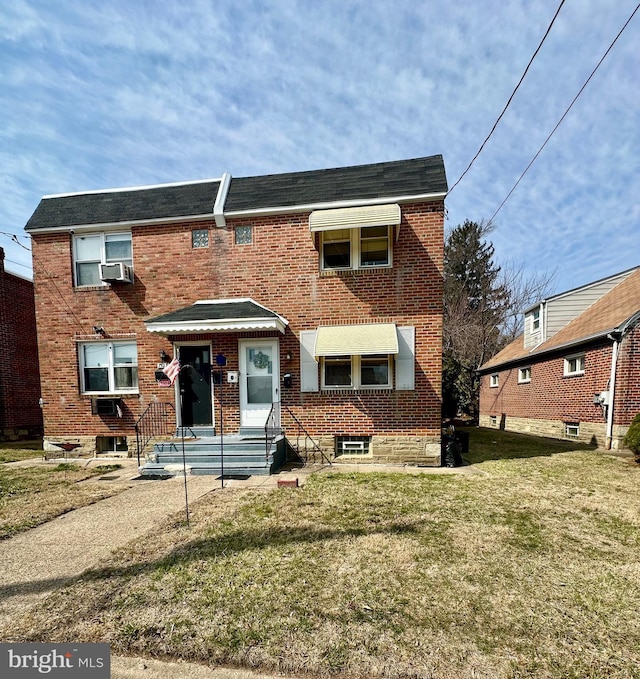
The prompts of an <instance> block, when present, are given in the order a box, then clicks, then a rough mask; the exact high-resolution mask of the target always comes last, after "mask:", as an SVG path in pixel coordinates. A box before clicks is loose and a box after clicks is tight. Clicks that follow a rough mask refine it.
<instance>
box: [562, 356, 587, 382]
mask: <svg viewBox="0 0 640 679" xmlns="http://www.w3.org/2000/svg"><path fill="white" fill-rule="evenodd" d="M564 375H565V377H572V376H573V375H584V354H577V355H576V356H567V357H566V358H565V359H564Z"/></svg>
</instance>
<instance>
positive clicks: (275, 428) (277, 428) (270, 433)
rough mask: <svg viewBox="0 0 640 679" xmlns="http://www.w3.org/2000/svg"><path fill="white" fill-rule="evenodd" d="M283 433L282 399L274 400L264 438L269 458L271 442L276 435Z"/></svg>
mask: <svg viewBox="0 0 640 679" xmlns="http://www.w3.org/2000/svg"><path fill="white" fill-rule="evenodd" d="M280 434H282V423H281V421H280V401H274V402H273V403H272V404H271V410H270V411H269V416H268V417H267V421H266V422H265V425H264V438H265V444H266V457H267V459H269V453H270V452H271V444H272V443H273V439H275V438H276V436H279V435H280Z"/></svg>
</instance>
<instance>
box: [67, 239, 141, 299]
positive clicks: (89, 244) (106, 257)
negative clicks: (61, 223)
mask: <svg viewBox="0 0 640 679" xmlns="http://www.w3.org/2000/svg"><path fill="white" fill-rule="evenodd" d="M73 245H74V253H73V256H74V273H75V285H76V287H82V286H88V285H104V283H103V281H102V280H100V265H101V264H115V263H116V262H123V263H124V264H127V265H129V266H132V265H133V255H132V246H131V233H96V234H93V233H92V234H87V235H85V236H75V238H74V240H73Z"/></svg>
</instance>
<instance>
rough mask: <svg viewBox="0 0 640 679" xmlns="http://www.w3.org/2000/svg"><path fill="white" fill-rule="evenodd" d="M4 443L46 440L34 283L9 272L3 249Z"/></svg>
mask: <svg viewBox="0 0 640 679" xmlns="http://www.w3.org/2000/svg"><path fill="white" fill-rule="evenodd" d="M0 356H2V360H0V441H15V440H18V439H27V438H38V437H40V436H42V410H41V408H40V404H39V399H40V371H39V368H38V343H37V339H36V314H35V304H34V298H33V283H32V282H31V281H30V280H27V279H26V278H23V277H22V276H19V275H18V274H15V273H11V272H10V271H5V268H4V250H3V249H2V248H0Z"/></svg>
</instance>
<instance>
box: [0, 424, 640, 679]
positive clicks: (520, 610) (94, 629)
mask: <svg viewBox="0 0 640 679" xmlns="http://www.w3.org/2000/svg"><path fill="white" fill-rule="evenodd" d="M476 435H479V439H478V440H480V441H481V440H484V439H483V437H484V436H485V432H482V431H478V430H475V431H473V432H472V451H473V449H474V446H475V438H476ZM491 435H492V436H493V437H500V436H502V435H503V432H491ZM492 440H495V438H494V439H492ZM544 443H545V442H541V443H540V444H539V445H540V446H541V448H540V450H541V451H542V452H541V454H540V455H539V456H533V455H532V454H531V449H530V448H529V446H530V442H525V444H523V445H526V447H527V450H528V451H529V452H528V453H527V452H526V451H524V449H523V450H521V451H520V452H521V453H522V454H519V452H518V450H516V449H515V448H512V449H511V453H510V454H505V455H504V456H503V459H495V457H496V456H495V455H492V456H490V457H489V458H487V459H486V460H485V461H484V462H482V463H481V464H479V468H480V469H481V470H482V471H483V472H484V473H480V474H475V475H470V476H444V475H431V476H430V475H427V474H424V475H418V476H411V475H401V474H382V473H376V472H371V473H363V474H352V473H339V472H329V473H323V474H318V475H316V476H314V477H312V478H311V479H310V480H309V482H308V483H307V484H306V485H305V487H304V488H303V489H295V490H294V489H278V490H274V491H272V492H269V493H264V494H260V493H254V494H247V493H241V492H239V491H234V490H232V489H227V490H225V491H224V492H216V493H215V494H213V495H212V496H209V497H208V498H207V499H205V500H204V501H200V502H199V503H196V504H195V505H194V507H193V516H192V521H191V526H192V527H191V530H187V529H186V528H185V527H184V526H183V525H182V524H179V523H175V524H167V525H165V526H164V527H163V530H158V531H156V532H155V533H154V535H153V536H149V537H148V539H146V540H144V541H137V542H136V543H135V544H133V543H132V544H131V545H130V546H129V548H128V549H126V550H122V551H121V552H120V553H118V554H116V555H115V556H114V557H113V558H112V559H111V560H110V561H109V562H107V563H105V564H103V567H102V568H100V569H99V570H94V571H91V572H89V573H87V574H86V575H85V576H84V577H83V578H82V579H81V580H80V581H79V582H77V583H76V584H74V585H73V586H71V587H70V588H67V589H65V590H64V591H61V592H59V593H57V594H55V595H53V596H51V597H50V598H49V599H48V600H47V601H46V602H45V603H44V604H43V605H42V606H41V607H39V608H38V609H36V610H35V611H34V612H32V613H31V614H29V615H28V616H25V618H24V619H23V620H22V621H21V622H20V623H19V624H15V625H13V626H12V628H11V630H5V631H3V632H1V633H0V636H2V637H3V638H5V639H10V640H13V641H18V640H21V641H26V640H42V641H62V640H73V641H76V642H79V641H109V642H110V643H111V645H112V650H113V651H114V652H117V653H124V654H147V655H153V656H158V657H176V658H184V659H189V660H195V661H199V662H204V663H210V664H221V663H226V664H234V665H241V666H248V667H259V668H262V669H264V670H279V671H283V672H287V671H288V672H296V673H305V672H310V673H318V674H320V675H331V674H337V673H344V674H346V675H348V676H350V677H361V678H364V677H387V678H394V679H395V678H397V679H399V678H400V677H407V678H408V677H411V678H413V679H426V678H427V677H438V678H452V679H453V678H454V677H455V678H456V679H457V678H471V677H486V678H491V679H493V678H502V677H504V678H506V677H514V678H515V677H517V678H521V677H555V678H558V679H560V678H563V679H564V678H566V677H574V678H576V679H578V678H582V677H591V678H595V677H640V619H639V617H638V610H640V560H639V554H640V518H639V517H640V494H639V493H638V484H639V482H640V468H638V467H637V466H634V465H632V464H629V463H628V462H627V461H625V460H621V459H618V458H614V457H610V456H606V455H603V454H600V453H590V452H585V451H572V452H560V451H557V450H552V449H548V448H546V447H545V445H544ZM483 445H484V444H483ZM492 445H493V444H492ZM512 445H515V444H512Z"/></svg>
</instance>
